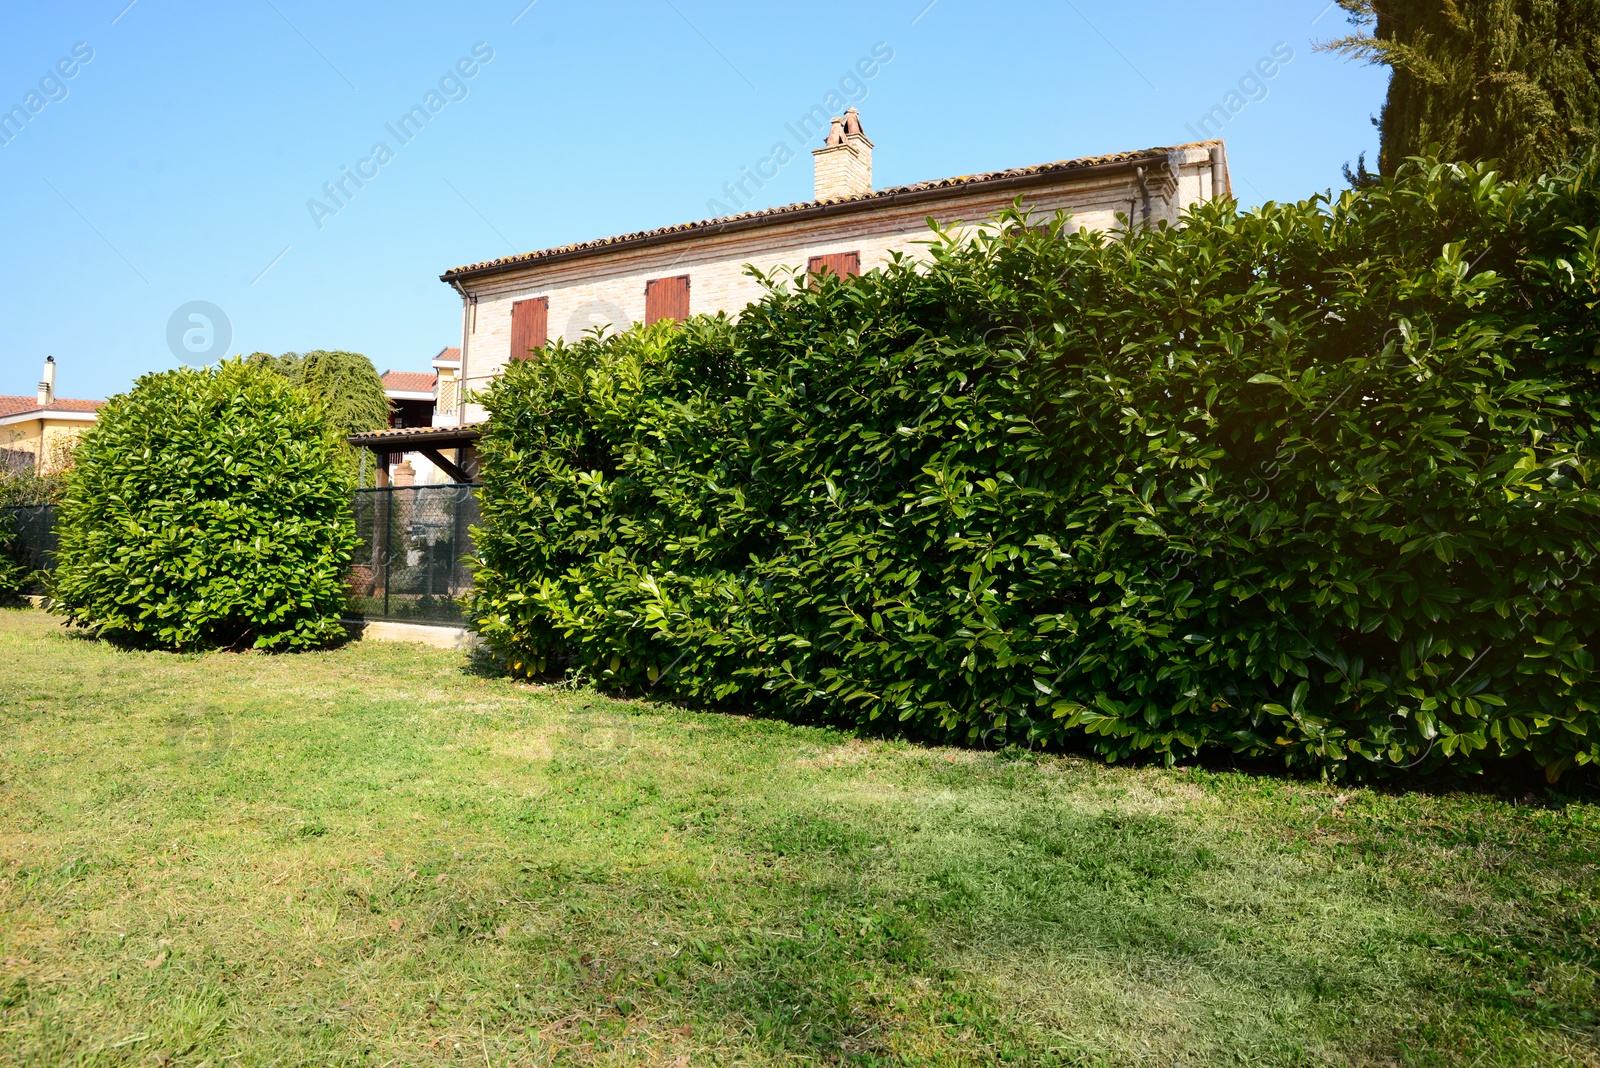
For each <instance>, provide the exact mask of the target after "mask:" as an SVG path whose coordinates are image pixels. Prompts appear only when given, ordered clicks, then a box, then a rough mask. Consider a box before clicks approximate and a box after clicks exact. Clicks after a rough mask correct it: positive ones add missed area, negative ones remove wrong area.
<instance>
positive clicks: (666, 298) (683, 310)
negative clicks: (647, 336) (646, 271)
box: [644, 274, 689, 326]
mask: <svg viewBox="0 0 1600 1068" xmlns="http://www.w3.org/2000/svg"><path fill="white" fill-rule="evenodd" d="M687 318H689V276H688V275H686V274H680V275H674V276H673V277H671V278H652V279H651V280H650V281H648V282H646V283H645V284H644V322H645V325H646V326H649V325H650V324H651V323H659V322H660V321H661V320H663V319H687Z"/></svg>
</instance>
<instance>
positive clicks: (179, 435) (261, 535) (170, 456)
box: [51, 360, 356, 649]
mask: <svg viewBox="0 0 1600 1068" xmlns="http://www.w3.org/2000/svg"><path fill="white" fill-rule="evenodd" d="M337 445H338V443H337V441H336V440H335V438H334V437H333V435H332V434H331V433H330V432H329V430H328V427H327V425H326V422H325V420H324V416H323V413H322V411H321V409H320V408H319V407H318V406H317V405H315V404H313V403H311V401H310V400H309V398H308V397H307V396H306V395H305V394H304V393H302V392H301V391H299V390H297V389H295V388H294V387H292V386H290V385H289V383H288V382H286V381H285V380H284V379H283V377H282V376H281V375H278V374H276V373H275V372H273V371H272V370H270V369H268V368H264V367H251V366H248V365H246V364H244V363H243V362H242V361H239V360H231V361H227V362H225V363H223V364H221V365H220V366H219V367H217V368H214V369H213V368H198V369H196V368H180V369H178V370H173V371H166V372H162V373H159V374H149V375H145V376H144V377H142V378H140V379H139V380H138V382H136V383H135V384H134V387H133V389H132V390H131V391H130V392H128V393H126V394H122V395H119V396H116V397H113V398H111V400H110V401H109V402H107V404H106V406H105V407H104V408H102V409H101V410H100V414H99V418H98V420H97V421H96V423H95V425H94V426H93V427H92V428H90V429H89V430H88V431H87V432H85V434H84V435H83V438H82V440H81V442H80V443H79V445H78V448H77V452H76V454H75V457H74V463H73V467H72V469H71V471H70V472H69V473H68V476H67V487H66V496H65V500H64V501H63V502H62V504H61V506H60V515H59V519H58V529H59V532H60V547H59V549H58V551H57V556H56V560H57V566H56V570H55V572H54V577H53V579H52V590H51V594H52V597H53V600H54V604H55V607H56V609H57V610H58V611H60V612H62V613H63V614H64V615H66V616H67V618H68V619H69V620H71V621H72V622H73V623H76V624H79V625H81V626H84V627H88V628H91V629H93V630H95V631H97V632H99V633H100V634H102V635H104V636H105V637H107V638H110V639H112V640H115V641H119V642H124V643H128V644H133V645H144V646H154V647H160V648H167V649H202V648H214V647H229V648H239V647H246V646H250V647H255V648H259V649H296V648H305V647H308V646H315V645H321V644H325V643H327V642H330V641H334V640H337V639H340V638H342V637H343V636H344V630H343V627H342V625H341V623H340V619H341V617H342V616H343V614H344V608H345V589H344V579H345V575H346V573H347V571H348V569H349V565H350V559H351V554H352V553H353V551H354V548H355V545H356V534H355V525H354V522H353V521H352V519H351V517H350V508H349V500H350V493H351V489H352V486H351V482H350V479H349V477H348V475H347V474H346V473H345V472H344V471H343V470H342V469H341V467H340V465H339V461H338V456H337Z"/></svg>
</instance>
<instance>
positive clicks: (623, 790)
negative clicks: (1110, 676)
mask: <svg viewBox="0 0 1600 1068" xmlns="http://www.w3.org/2000/svg"><path fill="white" fill-rule="evenodd" d="M0 657H3V658H4V660H5V662H6V663H7V665H8V670H7V674H6V676H5V677H4V680H3V681H0V694H3V700H0V738H3V745H0V811H3V812H4V816H5V820H4V824H3V830H0V1064H5V1065H58V1064H85V1065H120V1064H129V1065H132V1064H141V1065H143V1064H181V1065H189V1066H195V1068H198V1066H199V1065H201V1064H203V1063H204V1064H206V1065H208V1068H215V1066H217V1065H221V1064H282V1065H293V1064H307V1065H324V1064H352V1065H353V1064H372V1065H381V1064H396V1063H399V1064H404V1063H434V1062H455V1061H459V1062H461V1063H469V1064H482V1063H488V1064H492V1065H496V1066H498V1065H503V1064H541V1065H542V1064H552V1063H554V1064H595V1063H599V1064H662V1065H676V1064H702V1063H707V1064H709V1063H729V1064H732V1063H744V1064H769V1063H770V1064H777V1063H784V1064H792V1063H856V1064H915V1065H922V1064H992V1063H995V1062H996V1060H1004V1061H1008V1062H1010V1063H1019V1064H1022V1063H1025V1064H1108V1065H1122V1064H1126V1065H1146V1064H1159V1065H1176V1064H1187V1065H1202V1064H1236V1063H1254V1064H1341V1065H1342V1064H1350V1063H1357V1064H1463V1065H1465V1064H1475V1063H1476V1064H1539V1065H1543V1064H1557V1063H1578V1064H1595V1063H1600V1054H1597V1052H1596V1051H1597V1049H1600V1046H1597V1045H1596V1042H1597V1039H1596V1031H1595V1028H1596V1026H1597V1023H1600V989H1597V984H1596V977H1597V970H1596V965H1597V960H1600V951H1597V945H1596V932H1597V930H1600V922H1597V921H1600V911H1597V908H1596V894H1597V890H1596V887H1597V878H1596V876H1597V862H1600V808H1597V807H1596V806H1595V805H1593V804H1591V803H1587V802H1575V801H1557V800H1555V799H1548V798H1546V799H1540V800H1538V802H1537V803H1513V802H1509V801H1506V800H1502V799H1497V798H1495V797H1492V796H1488V795H1473V794H1426V793H1383V792H1377V791H1373V790H1370V789H1357V790H1352V789H1349V788H1340V787H1335V786H1324V785H1322V784H1319V783H1315V782H1309V781H1303V780H1294V779H1287V778H1274V777H1258V776H1249V775H1244V774H1238V773H1218V772H1211V771H1204V770H1200V769H1187V770H1184V769H1179V770H1174V771H1168V770H1162V769H1156V768H1127V767H1107V766H1105V765H1102V764H1099V763H1096V762H1091V761H1085V760H1081V759H1076V758H1070V757H1054V756H1041V755H1037V754H1019V753H1015V752H1007V753H999V754H995V753H983V752H971V751H958V750H948V749H928V748H920V747H917V746H912V745H909V744H906V743H903V742H885V741H871V740H859V739H854V738H850V737H847V736H844V735H841V734H838V733H835V732H829V731H825V730H818V729H812V728H797V727H791V726H787V725H784V724H781V723H775V722H772V721H768V720H760V719H744V718H739V717H731V716H716V715H705V714H698V713H694V712H689V711H685V710H682V709H678V708H673V707H670V706H660V705H651V704H648V703H643V702H626V701H617V700H612V699H609V698H606V697H603V696H599V695H596V694H593V693H589V692H585V691H572V690H560V689H539V688H536V687H530V686H528V685H525V684H518V683H512V682H509V681H507V680H503V679H495V678H492V677H486V676H484V675H482V674H474V673H473V672H471V671H469V670H467V665H466V664H465V663H464V662H463V661H462V660H461V659H460V658H459V657H457V656H455V655H453V654H447V653H440V652H435V651H430V650H426V649H423V648H420V647H410V646H402V645H376V644H375V645H360V646H351V647H347V648H344V649H340V650H336V651H332V652H323V653H314V654H302V655H296V656H292V657H291V656H281V657H269V656H260V655H253V654H252V655H231V654H217V655H211V656H204V657H175V656H171V655H163V654H153V653H136V652H135V653H130V652H118V651H115V650H113V649H110V648H108V647H105V646H102V645H99V644H96V643H93V642H86V641H83V640H80V639H74V638H71V637H69V636H67V635H66V634H65V633H63V632H62V631H61V630H60V628H59V627H58V626H57V625H56V623H55V622H54V621H52V620H50V619H49V618H48V617H46V616H43V615H42V614H39V613H33V612H7V613H3V614H0Z"/></svg>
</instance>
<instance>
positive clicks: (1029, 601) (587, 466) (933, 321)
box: [474, 161, 1600, 778]
mask: <svg viewBox="0 0 1600 1068" xmlns="http://www.w3.org/2000/svg"><path fill="white" fill-rule="evenodd" d="M1597 204H1600V200H1597V197H1596V181H1595V176H1594V169H1593V168H1592V167H1591V168H1589V169H1587V170H1584V171H1577V170H1574V171H1569V172H1567V173H1565V174H1563V175H1562V176H1560V177H1558V178H1555V179H1550V180H1543V181H1540V182H1537V183H1532V184H1505V183H1501V182H1498V181H1497V180H1496V179H1495V177H1494V175H1493V174H1492V172H1490V171H1488V170H1486V169H1483V168H1477V167H1473V166H1465V165H1437V164H1432V163H1426V162H1424V161H1418V162H1416V163H1415V164H1413V165H1412V166H1411V167H1410V168H1409V169H1407V170H1406V171H1405V172H1404V173H1403V174H1402V175H1401V176H1399V177H1398V178H1397V179H1392V180H1386V181H1384V182H1383V183H1381V184H1380V185H1379V186H1377V187H1376V188H1374V189H1371V190H1367V191H1362V192H1359V193H1358V192H1349V193H1345V194H1343V195H1341V196H1340V197H1339V198H1338V199H1337V200H1334V201H1329V200H1327V199H1325V198H1320V197H1319V198H1313V199H1311V200H1307V201H1304V202H1302V203H1298V204H1282V205H1280V204H1269V205H1266V206H1265V207H1263V208H1261V209H1259V210H1257V211H1254V212H1250V213H1244V214H1241V213H1239V212H1238V211H1237V210H1236V209H1235V208H1234V207H1233V206H1232V205H1231V204H1222V203H1215V204H1208V205H1205V206H1202V207H1200V208H1198V209H1196V210H1195V211H1194V212H1193V213H1192V214H1191V215H1190V216H1189V217H1188V218H1187V219H1186V222H1185V225H1184V226H1183V227H1181V228H1177V229H1168V228H1161V229H1153V230H1148V231H1138V232H1134V233H1131V234H1125V235H1106V234H1098V233H1091V232H1081V233H1080V232H1075V230H1074V228H1073V227H1072V226H1071V225H1070V224H1069V223H1068V222H1067V220H1065V219H1064V218H1057V219H1056V220H1055V221H1054V222H1053V223H1051V224H1050V225H1049V226H1048V227H1047V228H1040V227H1038V226H1037V225H1034V223H1035V222H1036V221H1035V220H1029V219H1026V218H1024V217H1022V216H1020V215H1017V214H1012V215H1009V216H1007V217H1006V218H1004V219H1002V220H1000V221H999V223H998V225H997V227H996V231H995V232H994V233H991V234H988V235H986V236H983V237H981V238H979V239H976V240H973V241H970V242H967V243H955V242H953V241H949V240H945V241H944V242H942V243H940V244H937V245H936V246H935V247H934V248H933V250H932V261H931V262H930V263H925V264H920V265H913V264H911V263H909V262H906V261H903V260H899V261H896V262H894V263H892V264H891V265H890V266H889V267H887V268H886V269H884V270H882V271H881V272H873V273H871V274H869V275H866V276H863V277H861V278H857V279H852V280H849V281H847V282H839V281H837V280H835V279H831V278H829V279H823V280H814V281H811V282H808V283H806V284H804V285H803V286H797V287H790V286H787V285H784V284H781V281H782V280H775V279H769V280H768V282H769V285H770V286H771V288H770V292H769V295H768V296H767V297H766V298H765V299H764V300H763V301H762V302H760V303H759V304H756V305H752V306H751V307H749V308H747V309H746V310H745V311H744V313H743V314H742V316H741V317H740V319H739V321H738V323H737V324H734V323H730V322H729V321H727V320H726V319H721V318H719V319H697V320H691V321H690V322H689V323H687V324H685V325H684V326H683V327H682V328H681V329H672V328H670V327H665V326H657V327H654V328H649V329H638V330H633V331H630V332H628V333H626V334H623V335H621V336H618V337H613V338H608V339H605V340H596V339H586V340H584V341H581V342H579V343H577V344H574V345H571V346H563V345H559V344H558V345H555V346H552V347H551V348H550V349H548V350H547V351H546V352H545V353H544V354H543V355H542V356H541V358H540V359H538V360H536V361H531V362H526V363H517V364H513V365H512V366H511V367H510V368H508V370H507V372H506V375H505V377H504V378H502V379H501V380H499V381H498V382H496V383H495V384H494V385H493V386H492V387H491V389H490V390H489V392H488V394H487V396H486V398H485V404H486V405H487V407H488V409H489V411H490V412H491V414H492V418H491V420H490V423H489V426H488V430H487V432H486V434H485V437H484V438H483V440H482V442H481V443H480V449H481V452H482V455H483V458H484V489H483V495H482V504H483V526H482V529H481V530H479V531H477V533H476V544H477V549H478V554H479V557H480V560H479V563H478V567H477V582H478V590H477V592H476V594H475V600H474V613H475V617H476V619H477V622H478V626H479V628H480V629H481V631H482V633H483V635H484V636H485V637H486V638H487V639H488V641H489V642H490V643H491V644H492V645H493V646H494V647H495V648H496V649H497V650H499V651H500V652H501V653H503V654H504V655H505V656H506V658H507V659H508V661H509V662H510V663H511V664H512V666H513V667H514V668H518V669H520V670H523V671H527V672H530V673H555V672H560V671H571V670H574V669H577V670H581V671H583V672H587V673H589V674H591V675H592V676H593V678H594V679H595V680H596V681H597V682H598V683H600V684H601V685H604V686H609V687H615V688H621V689H636V690H642V689H648V688H652V687H653V688H654V689H655V691H656V692H657V693H662V694H670V695H675V696H678V697H681V698H686V699H689V700H692V701H697V702H703V703H712V704H719V705H723V706H727V707H744V708H749V707H755V708H762V709H767V710H771V711H775V712H778V713H781V714H783V715H786V716H789V717H793V718H797V719H810V720H821V721H828V722H837V723H846V724H853V725H858V726H867V725H871V726H872V727H873V729H879V730H895V731H900V732H904V733H906V734H909V735H912V736H916V737H921V738H928V739H951V740H959V741H967V742H979V741H982V742H984V743H985V744H995V743H1005V742H1014V743H1018V744H1029V745H1040V744H1043V745H1077V746H1083V745H1087V746H1091V747H1092V748H1093V749H1094V750H1095V751H1096V752H1098V753H1100V754H1103V755H1104V756H1105V757H1107V758H1110V759H1117V758H1124V757H1129V756H1132V755H1134V754H1140V753H1145V754H1155V755H1159V756H1161V757H1163V758H1165V759H1168V760H1171V759H1175V758H1177V757H1179V756H1184V755H1188V754H1193V753H1195V752H1197V751H1199V750H1201V749H1203V748H1206V747H1215V748H1221V749H1226V750H1231V751H1234V752H1237V753H1241V754H1251V755H1263V754H1281V755H1282V757H1283V759H1284V760H1286V761H1287V762H1289V763H1290V764H1301V765H1319V766H1321V767H1323V768H1324V769H1325V770H1327V771H1330V772H1333V773H1337V772H1338V771H1340V770H1341V769H1344V768H1349V767H1352V766H1355V767H1361V768H1373V769H1382V768H1389V769H1400V768H1410V767H1414V766H1418V765H1432V764H1438V763H1440V762H1447V761H1448V762H1453V763H1455V764H1456V765H1458V766H1460V767H1463V768H1471V767H1475V766H1477V765H1478V763H1479V761H1480V760H1481V758H1482V757H1483V756H1484V755H1485V754H1486V753H1487V755H1490V756H1511V755H1515V754H1520V753H1527V754H1531V756H1532V757H1533V758H1534V759H1536V760H1537V761H1538V762H1539V763H1540V765H1542V766H1543V767H1545V768H1546V769H1547V774H1549V775H1550V776H1551V777H1552V778H1554V777H1556V776H1558V775H1559V774H1560V773H1561V772H1562V771H1563V770H1565V769H1566V768H1568V767H1570V766H1572V765H1573V764H1575V763H1589V762H1593V761H1595V760H1597V759H1600V715H1597V712H1600V688H1597V685H1596V678H1595V674H1594V659H1593V648H1594V644H1595V638H1596V634H1597V628H1600V602H1597V597H1596V593H1597V591H1596V589H1595V586H1594V583H1593V580H1592V576H1593V574H1594V572H1593V567H1594V562H1595V558H1596V552H1597V550H1600V543H1597V530H1600V524H1597V520H1600V497H1597V495H1596V489H1595V481H1594V480H1595V474H1596V471H1595V462H1596V461H1595V455H1594V449H1593V441H1594V437H1593V435H1594V432H1595V429H1596V418H1595V416H1596V405H1595V399H1596V396H1597V393H1596V390H1595V371H1596V369H1597V368H1600V328H1597V325H1596V320H1595V316H1594V307H1595V302H1596V300H1597V296H1600V254H1597V253H1600V228H1597V227H1596V223H1597V220H1600V211H1597Z"/></svg>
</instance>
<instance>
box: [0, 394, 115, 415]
mask: <svg viewBox="0 0 1600 1068" xmlns="http://www.w3.org/2000/svg"><path fill="white" fill-rule="evenodd" d="M105 406H106V402H105V401H98V400H72V399H71V398H69V397H57V398H56V399H55V400H53V401H51V402H50V403H49V404H47V405H46V406H44V407H43V408H41V407H39V398H38V397H36V396H35V397H0V416H8V415H26V414H28V413H31V412H39V413H40V414H42V415H48V414H49V413H51V412H97V411H99V410H100V409H101V408H104V407H105Z"/></svg>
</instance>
